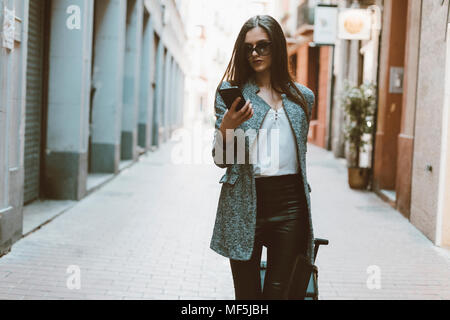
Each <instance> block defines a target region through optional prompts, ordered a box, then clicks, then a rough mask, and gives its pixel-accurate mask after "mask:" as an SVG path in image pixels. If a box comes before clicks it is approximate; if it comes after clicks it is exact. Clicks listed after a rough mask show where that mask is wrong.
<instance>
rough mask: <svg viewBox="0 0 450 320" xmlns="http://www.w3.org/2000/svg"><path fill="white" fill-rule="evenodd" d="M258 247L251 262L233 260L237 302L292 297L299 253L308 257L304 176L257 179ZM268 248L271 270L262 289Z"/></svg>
mask: <svg viewBox="0 0 450 320" xmlns="http://www.w3.org/2000/svg"><path fill="white" fill-rule="evenodd" d="M255 181H256V193H257V217H256V231H255V244H254V248H253V253H252V256H251V258H250V260H248V261H239V260H232V259H230V265H231V271H232V274H233V282H234V289H235V296H236V300H260V299H270V300H279V299H287V298H288V290H289V285H290V280H291V277H292V274H293V269H294V267H295V262H296V259H297V257H298V255H299V254H303V255H305V254H306V247H307V236H308V235H307V231H308V229H307V225H308V224H307V223H308V220H307V217H308V216H307V205H306V203H305V196H304V191H303V190H304V187H303V181H302V177H301V175H300V174H292V175H281V176H271V177H264V178H256V179H255ZM263 245H264V246H265V247H266V248H267V270H266V275H265V280H264V288H261V277H260V264H261V253H262V246H263Z"/></svg>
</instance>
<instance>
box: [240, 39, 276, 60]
mask: <svg viewBox="0 0 450 320" xmlns="http://www.w3.org/2000/svg"><path fill="white" fill-rule="evenodd" d="M271 49H272V42H270V41H264V42H260V43H258V44H257V45H256V46H254V47H252V46H250V45H248V44H246V45H245V55H246V57H247V58H250V57H251V56H252V54H253V50H255V51H256V53H257V54H258V55H259V56H268V55H270V53H271V51H272V50H271Z"/></svg>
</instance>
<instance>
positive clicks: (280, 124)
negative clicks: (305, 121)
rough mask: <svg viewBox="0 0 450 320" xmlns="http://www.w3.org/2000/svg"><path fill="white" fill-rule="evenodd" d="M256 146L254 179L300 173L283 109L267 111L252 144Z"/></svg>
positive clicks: (290, 131) (293, 139) (290, 130)
mask: <svg viewBox="0 0 450 320" xmlns="http://www.w3.org/2000/svg"><path fill="white" fill-rule="evenodd" d="M256 146H257V147H258V149H257V150H258V151H257V152H255V154H256V155H257V161H256V163H255V164H254V171H253V172H254V175H255V178H260V177H264V176H279V175H284V174H294V173H298V172H300V166H299V163H298V159H297V147H296V141H295V136H294V133H293V132H292V128H291V126H290V124H289V120H288V118H287V115H286V111H285V110H284V107H282V108H279V109H278V110H274V109H272V108H271V109H270V110H269V112H268V113H267V115H266V117H265V118H264V121H263V123H262V125H261V128H260V130H259V131H258V136H257V139H256V140H255V141H254V143H253V148H254V147H256Z"/></svg>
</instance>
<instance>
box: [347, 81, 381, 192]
mask: <svg viewBox="0 0 450 320" xmlns="http://www.w3.org/2000/svg"><path fill="white" fill-rule="evenodd" d="M342 105H343V107H344V111H345V126H344V133H345V140H346V141H347V142H348V143H349V147H350V151H351V156H350V158H349V161H348V163H347V168H348V182H349V185H350V188H353V189H366V188H367V185H368V183H369V173H370V168H361V167H360V166H359V159H360V152H361V149H363V151H365V149H364V146H365V145H366V144H367V141H365V140H364V139H363V135H364V134H366V133H369V134H373V123H374V113H375V105H376V85H374V84H373V83H363V84H361V85H360V86H353V85H351V84H350V83H349V82H348V81H346V82H345V83H344V89H343V92H342Z"/></svg>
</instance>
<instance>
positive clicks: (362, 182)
mask: <svg viewBox="0 0 450 320" xmlns="http://www.w3.org/2000/svg"><path fill="white" fill-rule="evenodd" d="M369 173H370V168H357V167H356V168H348V184H349V186H350V188H352V189H367V185H368V184H369Z"/></svg>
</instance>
